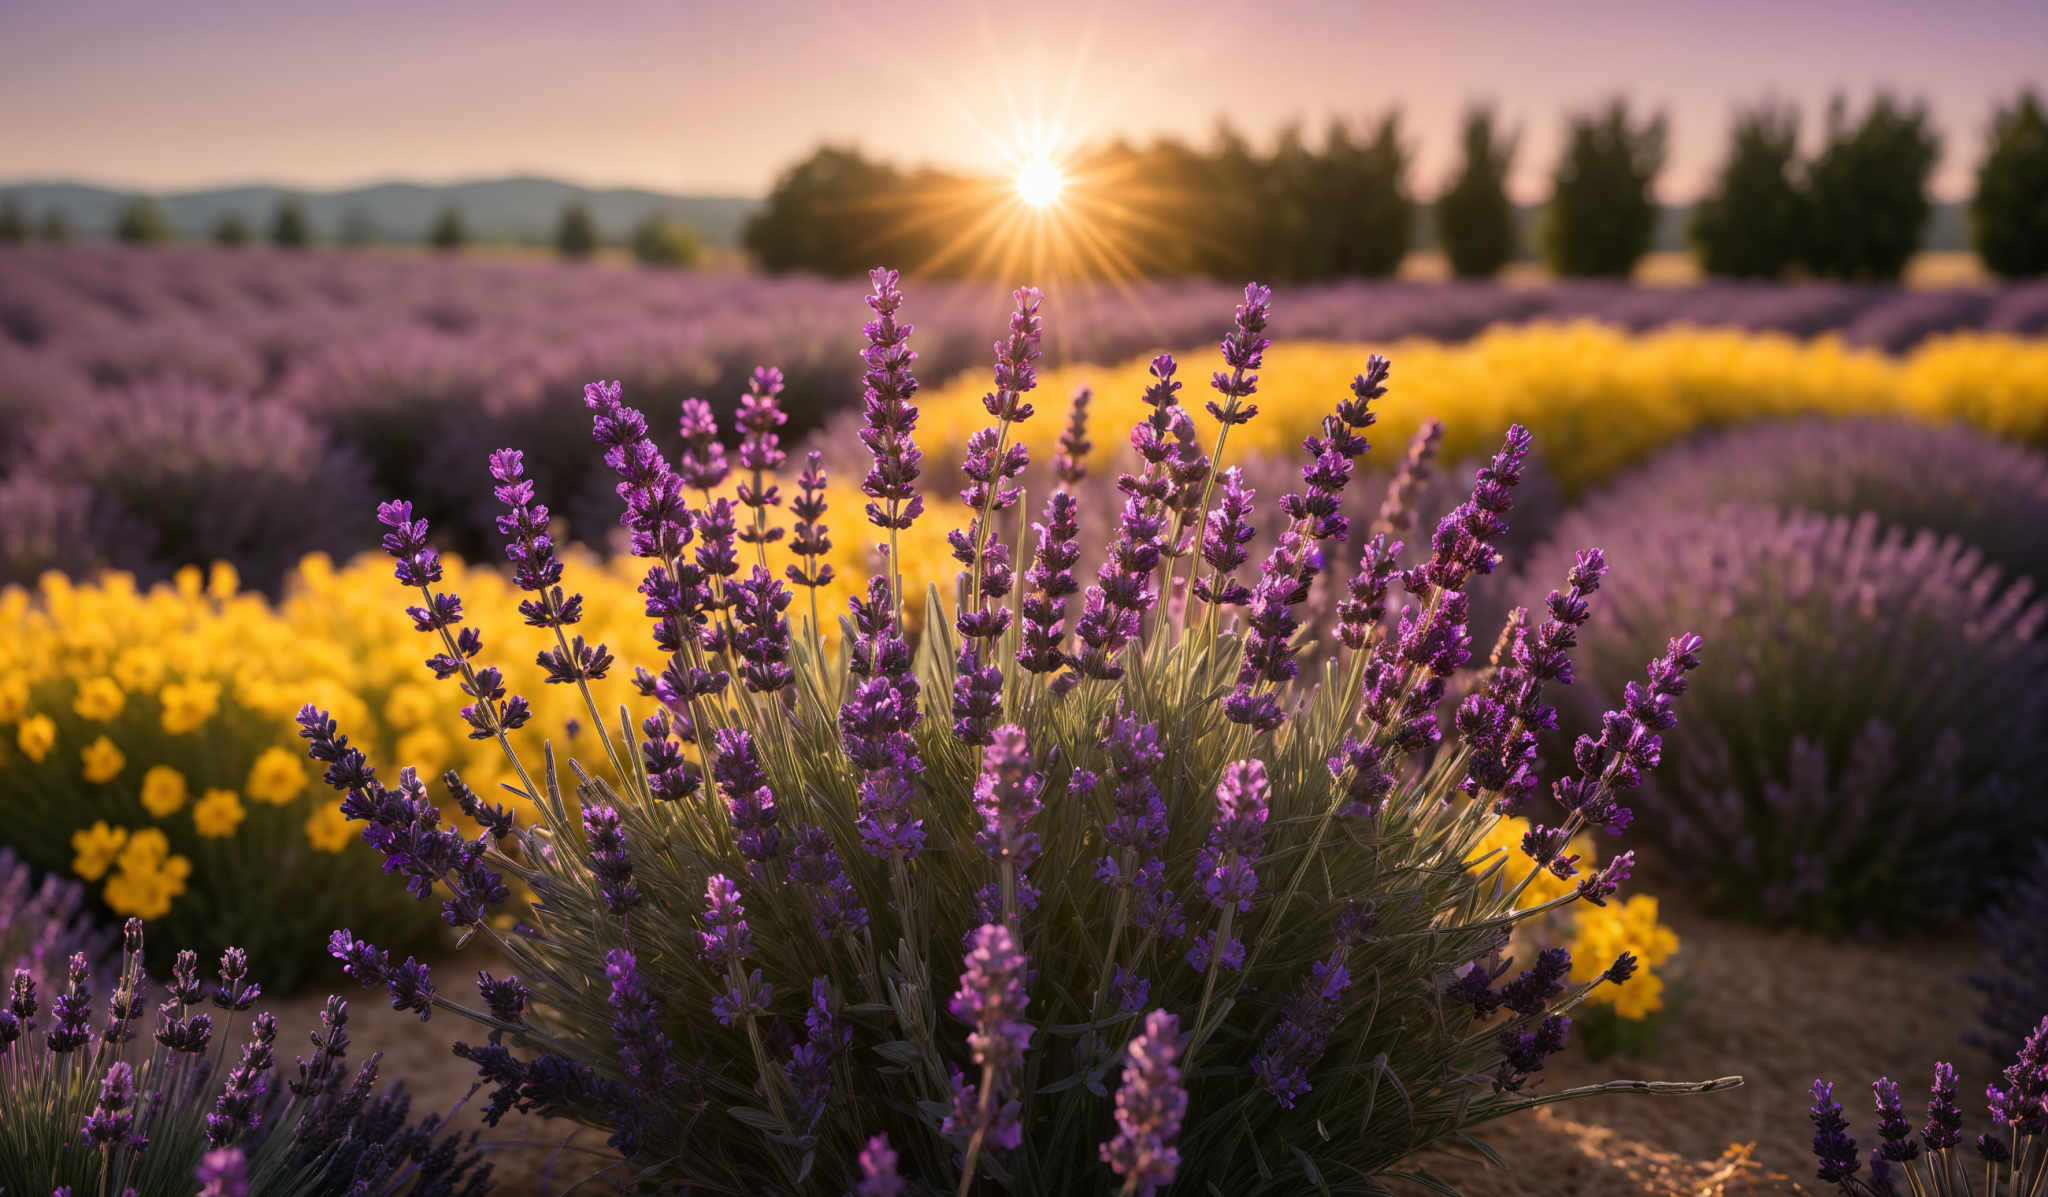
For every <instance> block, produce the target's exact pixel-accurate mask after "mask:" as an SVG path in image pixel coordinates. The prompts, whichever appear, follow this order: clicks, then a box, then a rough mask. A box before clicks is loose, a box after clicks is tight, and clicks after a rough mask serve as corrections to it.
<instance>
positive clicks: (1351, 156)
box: [1305, 109, 1415, 278]
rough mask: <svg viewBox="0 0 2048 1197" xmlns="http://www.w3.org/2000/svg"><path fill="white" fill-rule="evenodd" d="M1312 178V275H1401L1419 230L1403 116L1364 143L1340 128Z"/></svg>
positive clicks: (1393, 116)
mask: <svg viewBox="0 0 2048 1197" xmlns="http://www.w3.org/2000/svg"><path fill="white" fill-rule="evenodd" d="M1309 177H1310V179H1311V180H1312V183H1311V189H1310V194H1309V196H1308V203H1307V204H1306V205H1305V206H1306V208H1307V211H1308V227H1309V237H1310V242H1311V250H1312V257H1311V260H1310V262H1309V277H1313V278H1355V277H1359V276H1364V277H1367V278H1383V277H1385V276H1387V275H1390V274H1392V273H1394V272H1395V271H1396V270H1398V269H1400V266H1401V259H1402V258H1404V257H1406V256H1407V255H1408V245H1409V242H1410V240H1411V239H1412V238H1413V235H1414V230H1415V201H1414V200H1413V199H1412V198H1411V197H1410V196H1409V194H1408V148H1407V147H1406V146H1405V145H1403V144H1402V143H1401V113H1400V110H1399V109H1395V110H1393V111H1390V112H1388V113H1387V114H1386V116H1384V117H1382V118H1381V119H1380V123H1379V127H1378V128H1377V129H1376V130H1374V132H1373V135H1372V139H1371V140H1370V141H1367V142H1364V143H1363V144H1361V143H1359V142H1357V141H1355V140H1353V139H1352V136H1351V130H1350V128H1349V127H1348V126H1346V125H1345V124H1344V123H1343V122H1341V121H1340V122H1335V123H1333V124H1332V125H1331V126H1330V131H1329V133H1328V135H1327V136H1326V137H1325V138H1324V142H1323V152H1322V154H1321V155H1320V157H1319V159H1318V160H1317V161H1316V162H1314V163H1312V164H1311V166H1310V170H1309Z"/></svg>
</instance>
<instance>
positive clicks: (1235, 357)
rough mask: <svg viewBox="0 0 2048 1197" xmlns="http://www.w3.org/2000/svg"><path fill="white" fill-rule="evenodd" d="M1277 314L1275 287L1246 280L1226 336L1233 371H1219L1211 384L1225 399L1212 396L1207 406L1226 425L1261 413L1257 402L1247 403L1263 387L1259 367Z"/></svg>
mask: <svg viewBox="0 0 2048 1197" xmlns="http://www.w3.org/2000/svg"><path fill="white" fill-rule="evenodd" d="M1272 315H1273V290H1272V288H1270V287H1261V286H1260V285H1258V284H1257V283H1246V284H1245V287H1244V302H1243V303H1241V304H1238V305H1237V315H1236V319H1235V321H1234V322H1233V323H1232V325H1231V329H1230V332H1229V333H1227V334H1226V335H1225V336H1224V338H1223V345H1222V349H1223V364H1224V365H1226V366H1229V367H1230V373H1228V374H1224V373H1222V372H1220V371H1219V372H1218V373H1216V374H1215V375H1214V376H1213V377H1212V378H1211V379H1210V383H1209V385H1210V386H1213V387H1215V388H1216V393H1217V394H1219V395H1221V396H1223V402H1222V403H1220V404H1219V403H1217V402H1216V401H1215V400H1214V399H1211V400H1210V401H1209V402H1208V404H1207V406H1208V409H1209V414H1210V415H1212V416H1215V417H1216V422H1217V423H1219V424H1222V425H1223V426H1224V427H1225V428H1229V427H1232V426H1234V425H1237V424H1247V423H1250V422H1251V419H1252V417H1253V416H1256V415H1258V414H1259V408H1258V405H1257V404H1252V403H1245V402H1244V400H1245V399H1247V398H1249V397H1251V395H1253V394H1254V393H1255V392H1257V391H1258V389H1259V376H1258V374H1257V373H1255V371H1257V370H1258V369H1259V367H1260V366H1261V365H1263V364H1264V355H1265V352H1266V347H1267V346H1269V345H1271V344H1272V343H1273V342H1272V341H1271V340H1270V339H1268V338H1267V337H1266V335H1265V333H1266V321H1267V320H1269V319H1270V318H1271V317H1272Z"/></svg>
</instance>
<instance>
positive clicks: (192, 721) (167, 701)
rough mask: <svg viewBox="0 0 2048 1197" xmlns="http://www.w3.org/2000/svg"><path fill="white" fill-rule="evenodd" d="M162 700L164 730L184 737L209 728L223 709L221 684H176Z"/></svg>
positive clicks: (171, 686)
mask: <svg viewBox="0 0 2048 1197" xmlns="http://www.w3.org/2000/svg"><path fill="white" fill-rule="evenodd" d="M158 697H159V698H161V699H162V700H163V704H164V730H165V731H167V732H169V733H171V734H172V735H174V736H182V735H184V734H185V733H186V732H189V731H197V730H199V729H200V728H202V727H204V726H206V722H207V720H209V719H212V718H213V716H214V712H216V711H218V710H219V709H220V683H219V682H208V681H190V682H172V683H171V684H170V685H168V686H165V687H164V689H163V693H162V694H161V695H159V696H158Z"/></svg>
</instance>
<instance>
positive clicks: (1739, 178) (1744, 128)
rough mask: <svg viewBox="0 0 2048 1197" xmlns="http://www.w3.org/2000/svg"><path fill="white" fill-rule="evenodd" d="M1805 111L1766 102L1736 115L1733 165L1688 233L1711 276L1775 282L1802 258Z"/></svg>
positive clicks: (1727, 165)
mask: <svg viewBox="0 0 2048 1197" xmlns="http://www.w3.org/2000/svg"><path fill="white" fill-rule="evenodd" d="M1798 156H1799V113H1798V111H1797V110H1796V109H1794V108H1792V107H1790V106H1788V105H1782V104H1776V103H1771V102H1765V103H1763V104H1759V105H1758V106H1756V107H1755V108H1751V109H1747V110H1745V111H1742V112H1739V113H1737V114H1736V116H1735V130H1734V133H1733V135H1732V137H1731V140H1730V143H1729V148H1728V160H1727V161H1726V162H1724V163H1722V165H1721V172H1720V174H1719V176H1718V177H1717V178H1716V179H1715V182H1714V189H1713V191H1712V192H1710V193H1709V194H1707V195H1706V196H1705V197H1704V198H1702V199H1701V200H1700V201H1699V203H1697V204H1695V205H1693V209H1692V215H1691V217H1690V219H1689V220H1688V221H1687V227H1686V233H1687V236H1688V238H1689V239H1690V240H1691V241H1692V244H1693V248H1694V250H1695V251H1696V252H1697V253H1698V255H1699V260H1700V268H1701V269H1702V270H1704V271H1706V272H1707V273H1708V274H1712V275H1721V276H1728V277H1735V278H1776V277H1778V276H1779V275H1781V274H1783V273H1784V272H1785V271H1786V269H1788V268H1789V267H1791V266H1792V265H1793V264H1794V263H1795V262H1797V261H1798V260H1799V249H1800V245H1801V239H1802V237H1803V236H1804V235H1805V231H1806V200H1805V197H1804V196H1802V195H1801V194H1800V190H1799V182H1798V179H1797V178H1796V171H1797V168H1798Z"/></svg>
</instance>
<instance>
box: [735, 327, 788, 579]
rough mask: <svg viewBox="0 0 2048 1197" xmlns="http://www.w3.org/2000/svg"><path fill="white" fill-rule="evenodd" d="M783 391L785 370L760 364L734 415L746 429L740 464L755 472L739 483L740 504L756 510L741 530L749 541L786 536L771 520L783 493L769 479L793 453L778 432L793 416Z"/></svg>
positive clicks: (762, 541)
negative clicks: (784, 403)
mask: <svg viewBox="0 0 2048 1197" xmlns="http://www.w3.org/2000/svg"><path fill="white" fill-rule="evenodd" d="M781 394H782V371H780V370H777V369H775V368H774V367H772V366H757V367H755V368H754V373H753V375H752V376H751V377H750V378H749V379H748V380H747V393H746V394H744V395H742V396H740V408H739V412H738V414H736V415H735V416H734V417H733V422H734V423H735V424H738V425H739V426H740V428H741V430H742V431H743V432H744V435H743V436H742V437H741V438H740V468H741V469H743V470H748V471H750V472H751V473H752V474H753V479H752V481H751V482H742V483H740V487H739V495H740V506H742V507H745V508H748V509H749V510H751V511H752V512H753V519H752V520H750V521H747V523H746V524H745V525H744V526H743V527H741V528H740V531H739V538H740V540H741V541H742V542H743V543H745V544H753V545H769V544H774V543H775V542H776V541H778V540H781V539H782V531H783V530H782V527H781V525H779V524H775V525H771V524H770V523H769V522H768V509H769V508H770V507H779V506H781V505H782V496H781V495H780V494H779V493H778V490H777V487H776V486H775V485H774V483H772V482H769V481H767V479H769V478H771V477H773V475H774V473H775V471H777V470H779V469H781V468H782V463H783V462H784V461H786V460H788V457H789V455H788V454H787V453H784V452H783V451H782V438H781V437H780V436H777V435H776V432H775V430H776V429H778V428H780V427H782V426H783V424H785V423H787V422H788V420H789V417H788V416H786V415H784V414H783V411H782V405H781V403H780V402H779V397H780V396H781Z"/></svg>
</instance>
